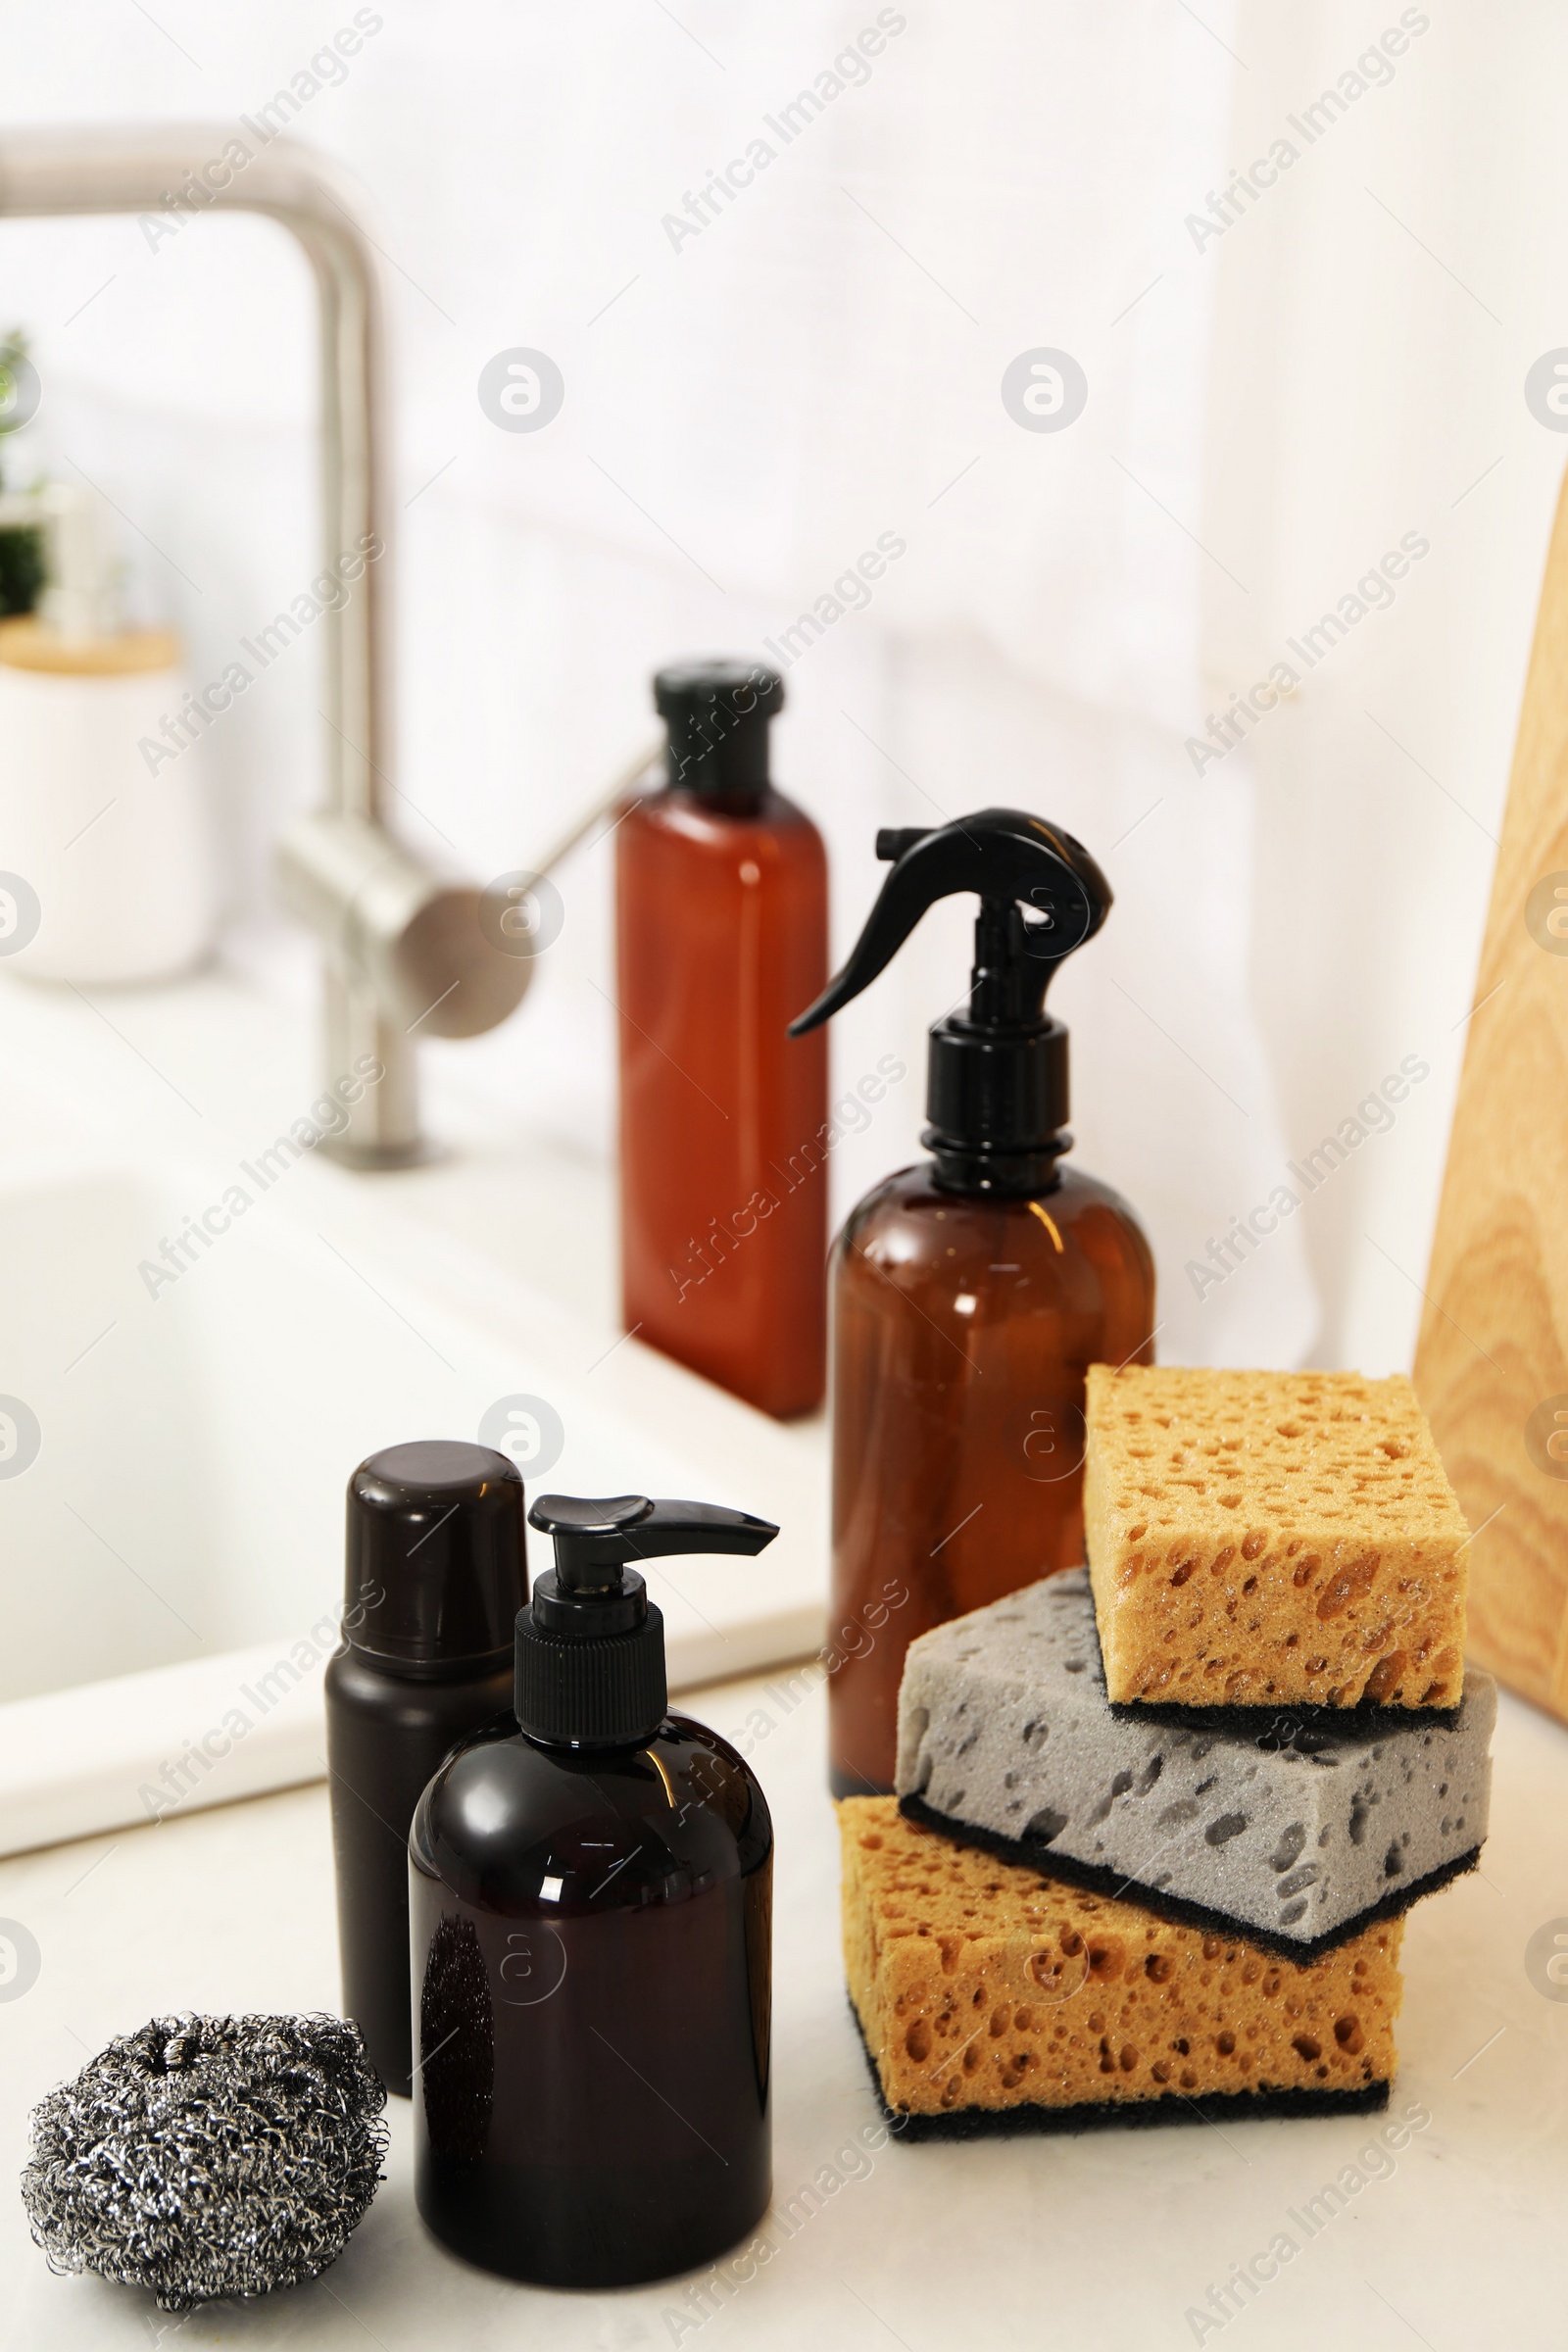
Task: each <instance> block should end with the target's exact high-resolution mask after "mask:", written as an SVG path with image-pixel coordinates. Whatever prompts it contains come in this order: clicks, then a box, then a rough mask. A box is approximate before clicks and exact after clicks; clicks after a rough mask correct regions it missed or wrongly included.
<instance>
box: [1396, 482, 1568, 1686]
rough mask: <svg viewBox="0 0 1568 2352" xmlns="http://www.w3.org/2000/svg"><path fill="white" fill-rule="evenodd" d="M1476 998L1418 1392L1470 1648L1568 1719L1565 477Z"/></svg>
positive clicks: (1567, 621)
mask: <svg viewBox="0 0 1568 2352" xmlns="http://www.w3.org/2000/svg"><path fill="white" fill-rule="evenodd" d="M1559 892H1560V894H1561V895H1560V897H1559V895H1558V894H1559ZM1473 1002H1474V1004H1475V1005H1476V1007H1477V1009H1476V1011H1475V1012H1474V1014H1473V1015H1472V1017H1471V1021H1470V1026H1469V1031H1468V1034H1467V1039H1466V1044H1465V1056H1464V1068H1463V1071H1462V1073H1461V1075H1460V1080H1459V1098H1458V1103H1457V1105H1456V1107H1455V1110H1454V1118H1453V1133H1452V1135H1451V1137H1450V1139H1449V1143H1448V1161H1447V1167H1446V1172H1445V1176H1444V1184H1443V1199H1442V1202H1441V1205H1440V1207H1439V1211H1438V1225H1437V1236H1436V1239H1435V1241H1434V1243H1433V1248H1432V1267H1431V1272H1430V1273H1429V1275H1428V1277H1427V1305H1426V1308H1425V1311H1424V1313H1423V1315H1422V1319H1421V1338H1420V1344H1419V1346H1418V1348H1417V1351H1416V1362H1415V1385H1416V1389H1417V1392H1418V1394H1419V1396H1420V1397H1421V1401H1422V1403H1423V1405H1424V1406H1425V1407H1426V1410H1427V1413H1428V1415H1429V1417H1430V1419H1431V1422H1432V1427H1433V1430H1434V1432H1435V1434H1436V1436H1437V1441H1438V1446H1439V1448H1440V1450H1441V1451H1442V1454H1443V1459H1444V1461H1445V1463H1446V1467H1447V1472H1448V1476H1449V1478H1450V1479H1451V1480H1452V1481H1453V1484H1454V1487H1455V1489H1456V1490H1457V1492H1458V1495H1459V1499H1460V1501H1461V1503H1462V1504H1463V1505H1464V1509H1465V1512H1466V1514H1467V1516H1468V1518H1469V1521H1470V1525H1471V1527H1472V1529H1475V1530H1477V1531H1478V1532H1477V1534H1476V1537H1475V1541H1474V1543H1473V1544H1472V1545H1471V1547H1470V1562H1471V1566H1470V1650H1471V1654H1472V1655H1473V1656H1474V1657H1476V1658H1479V1659H1480V1660H1481V1661H1482V1662H1483V1664H1485V1665H1487V1666H1490V1667H1491V1668H1492V1670H1493V1671H1494V1673H1495V1674H1496V1675H1497V1676H1498V1678H1499V1679H1500V1680H1501V1681H1503V1682H1505V1683H1508V1684H1510V1685H1511V1686H1512V1687H1513V1689H1514V1690H1516V1691H1523V1692H1524V1694H1525V1696H1526V1697H1527V1698H1533V1699H1535V1700H1536V1701H1537V1702H1538V1703H1539V1704H1540V1705H1542V1706H1544V1707H1549V1708H1550V1709H1551V1710H1552V1712H1553V1713H1554V1714H1557V1715H1561V1716H1564V1717H1568V481H1565V483H1564V488H1563V493H1562V496H1561V497H1560V498H1559V501H1558V505H1557V518H1556V522H1555V524H1554V525H1553V528H1552V535H1551V547H1550V551H1549V553H1548V555H1547V558H1546V576H1545V583H1544V587H1543V589H1542V594H1541V608H1540V612H1539V613H1538V615H1537V620H1536V641H1535V647H1534V650H1533V652H1532V654H1531V658H1530V670H1529V675H1528V676H1527V678H1526V681H1525V694H1524V706H1523V709H1522V711H1521V713H1520V719H1519V735H1518V740H1517V742H1516V744H1515V747H1514V759H1513V773H1512V776H1511V777H1510V779H1509V784H1508V802H1507V807H1506V809H1505V811H1504V814H1503V826H1502V846H1501V849H1500V851H1499V852H1498V857H1497V866H1496V873H1495V879H1494V882H1493V888H1492V906H1491V909H1490V911H1489V913H1488V917H1487V933H1486V944H1485V946H1484V947H1483V949H1482V954H1481V970H1480V974H1479V977H1478V979H1477V981H1476V989H1475V997H1474V1000H1473Z"/></svg>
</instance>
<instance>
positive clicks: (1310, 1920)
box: [897, 1569, 1497, 1960]
mask: <svg viewBox="0 0 1568 2352" xmlns="http://www.w3.org/2000/svg"><path fill="white" fill-rule="evenodd" d="M1496 1712H1497V1692H1496V1686H1495V1683H1494V1682H1493V1680H1492V1677H1491V1676H1490V1675H1489V1674H1484V1673H1482V1672H1481V1670H1480V1669H1479V1668H1478V1667H1475V1666H1471V1667H1469V1668H1468V1669H1467V1672H1466V1675H1465V1685H1464V1696H1463V1698H1462V1700H1461V1702H1460V1705H1459V1708H1458V1712H1457V1714H1456V1715H1455V1716H1454V1717H1453V1718H1452V1720H1451V1721H1449V1722H1446V1723H1441V1722H1440V1723H1434V1722H1432V1721H1431V1720H1430V1719H1428V1720H1417V1721H1415V1722H1412V1724H1411V1725H1410V1727H1409V1728H1408V1729H1405V1728H1402V1727H1401V1728H1400V1729H1398V1730H1397V1731H1383V1730H1379V1731H1377V1732H1376V1733H1369V1732H1368V1731H1366V1730H1365V1729H1362V1730H1359V1731H1357V1730H1355V1729H1353V1728H1348V1727H1341V1726H1335V1725H1332V1724H1326V1723H1323V1722H1321V1721H1319V1722H1313V1723H1311V1724H1307V1723H1305V1722H1303V1721H1302V1720H1301V1719H1300V1718H1293V1717H1291V1716H1289V1715H1287V1714H1281V1715H1280V1716H1277V1717H1276V1718H1275V1719H1274V1720H1273V1721H1272V1722H1271V1723H1270V1724H1269V1725H1268V1726H1267V1727H1266V1728H1265V1729H1262V1730H1256V1729H1253V1730H1249V1731H1244V1732H1237V1731H1215V1730H1213V1729H1210V1728H1207V1727H1205V1726H1201V1725H1196V1726H1193V1727H1191V1728H1179V1727H1173V1726H1172V1725H1171V1724H1170V1723H1169V1722H1143V1721H1139V1720H1133V1721H1129V1720H1128V1719H1127V1718H1126V1717H1125V1716H1124V1715H1121V1714H1119V1713H1115V1714H1113V1713H1112V1711H1111V1708H1110V1705H1109V1702H1108V1700H1107V1699H1106V1696H1105V1677H1104V1673H1103V1668H1102V1666H1101V1661H1100V1642H1099V1638H1098V1636H1097V1634H1096V1631H1095V1610H1094V1601H1093V1598H1092V1596H1091V1594H1090V1590H1089V1579H1088V1576H1087V1574H1086V1573H1085V1572H1084V1571H1083V1570H1082V1569H1073V1570H1071V1571H1069V1572H1068V1573H1067V1574H1065V1575H1061V1576H1054V1577H1050V1578H1048V1579H1047V1580H1046V1582H1045V1583H1044V1584H1038V1585H1030V1586H1028V1587H1027V1588H1026V1590H1025V1591H1023V1592H1022V1593H1010V1594H1009V1595H1008V1596H1007V1598H1006V1599H1005V1600H999V1601H995V1602H993V1604H992V1605H991V1607H990V1608H987V1609H977V1610H976V1611H975V1612H974V1614H973V1615H972V1616H968V1617H959V1618H956V1620H955V1621H954V1622H953V1623H952V1624H950V1625H943V1626H938V1627H937V1629H936V1631H935V1632H934V1633H929V1634H924V1635H922V1636H921V1637H920V1639H919V1640H918V1641H917V1642H913V1643H911V1645H910V1648H909V1653H908V1657H907V1662H906V1665H905V1670H904V1685H903V1689H902V1691H900V1694H899V1761H898V1780H897V1788H898V1794H899V1797H900V1799H901V1801H902V1809H903V1810H904V1812H905V1813H907V1814H908V1815H909V1816H910V1817H911V1818H912V1819H914V1820H917V1821H922V1822H924V1823H926V1824H927V1825H928V1826H929V1827H931V1828H933V1829H938V1830H945V1831H947V1832H948V1833H949V1834H950V1835H951V1836H954V1837H956V1838H963V1839H966V1840H967V1841H968V1842H970V1843H972V1844H980V1845H986V1846H990V1847H993V1848H994V1849H995V1850H997V1851H998V1852H1000V1853H1003V1854H1005V1855H1006V1856H1007V1858H1008V1859H1009V1860H1012V1861H1017V1862H1027V1863H1033V1864H1035V1865H1037V1866H1038V1867H1039V1868H1040V1869H1042V1870H1044V1871H1047V1872H1049V1873H1050V1874H1051V1875H1053V1876H1054V1877H1060V1878H1063V1879H1069V1880H1073V1881H1076V1882H1077V1883H1078V1884H1080V1885H1082V1886H1087V1887H1093V1888H1095V1889H1096V1890H1097V1891H1099V1892H1102V1893H1105V1894H1109V1895H1117V1896H1119V1895H1128V1896H1131V1897H1132V1898H1133V1899H1134V1900H1135V1901H1141V1902H1149V1903H1151V1904H1152V1906H1153V1907H1154V1908H1155V1909H1156V1910H1158V1909H1163V1910H1165V1911H1167V1912H1169V1913H1171V1914H1172V1915H1174V1916H1175V1917H1177V1918H1183V1919H1187V1920H1190V1921H1192V1922H1194V1923H1196V1924H1198V1925H1202V1926H1206V1925H1209V1924H1211V1923H1212V1924H1221V1923H1222V1924H1224V1925H1226V1926H1230V1927H1234V1928H1239V1929H1240V1930H1241V1931H1242V1932H1243V1933H1244V1934H1245V1935H1247V1936H1250V1937H1251V1938H1252V1939H1253V1940H1255V1941H1257V1942H1260V1943H1264V1944H1268V1945H1270V1946H1272V1947H1273V1948H1274V1949H1275V1950H1276V1951H1280V1952H1284V1953H1286V1954H1288V1955H1289V1956H1290V1957H1291V1958H1292V1959H1296V1960H1303V1959H1310V1958H1312V1957H1313V1956H1314V1954H1315V1953H1317V1952H1319V1951H1325V1950H1327V1949H1328V1948H1329V1947H1330V1946H1331V1945H1334V1944H1337V1943H1341V1942H1343V1941H1344V1940H1345V1939H1346V1938H1347V1937H1348V1936H1354V1935H1357V1934H1359V1932H1360V1931H1361V1930H1362V1929H1363V1928H1365V1927H1367V1926H1369V1925H1370V1924H1371V1923H1372V1922H1373V1921H1374V1920H1377V1919H1385V1918H1389V1917H1392V1916H1393V1914H1395V1913H1396V1912H1398V1911H1403V1910H1404V1909H1406V1908H1407V1906H1408V1905H1409V1904H1410V1903H1412V1902H1414V1901H1415V1900H1416V1898H1417V1896H1419V1895H1422V1894H1427V1893H1430V1892H1431V1891H1432V1890H1433V1889H1434V1888H1435V1887H1440V1886H1442V1885H1444V1884H1445V1883H1446V1881H1447V1880H1448V1879H1450V1878H1452V1877H1453V1876H1454V1875H1455V1874H1456V1873H1457V1872H1459V1871H1461V1870H1466V1869H1469V1868H1470V1867H1471V1865H1472V1864H1473V1863H1474V1861H1475V1859H1476V1856H1477V1854H1478V1853H1479V1852H1480V1849H1481V1844H1482V1841H1483V1839H1484V1838H1485V1837H1486V1834H1487V1815H1488V1807H1489V1804H1490V1801H1491V1793H1492V1763H1491V1758H1490V1755H1489V1753H1488V1750H1489V1748H1490V1746H1491V1741H1492V1728H1493V1725H1494V1723H1495V1719H1496Z"/></svg>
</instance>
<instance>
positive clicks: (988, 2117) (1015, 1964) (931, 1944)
mask: <svg viewBox="0 0 1568 2352" xmlns="http://www.w3.org/2000/svg"><path fill="white" fill-rule="evenodd" d="M839 1827H840V1832H841V1835H842V1839H843V1849H844V1959H845V1968H846V1971H847V1974H848V1977H849V1985H850V1998H851V2000H852V2001H853V2002H854V2004H855V2011H856V2015H857V2016H858V2019H859V2023H860V2031H861V2033H862V2034H863V2035H864V2038H865V2045H866V2050H867V2052H868V2054H869V2056H870V2059H871V2063H872V2066H873V2068H874V2069H875V2072H876V2077H877V2082H878V2084H879V2086H880V2089H881V2092H882V2098H883V2103H884V2105H885V2106H886V2108H887V2109H888V2110H889V2113H890V2115H891V2116H892V2118H893V2120H894V2123H895V2126H896V2128H898V2129H899V2130H901V2131H903V2132H905V2133H906V2134H907V2135H909V2136H918V2135H920V2134H922V2133H938V2132H940V2133H943V2134H945V2135H967V2134H969V2133H972V2132H975V2131H981V2130H986V2129H990V2130H1006V2129H1012V2130H1018V2129H1021V2128H1029V2129H1035V2130H1040V2129H1046V2130H1050V2129H1055V2130H1061V2129H1073V2128H1082V2127H1083V2126H1085V2125H1089V2124H1095V2123H1102V2122H1106V2121H1114V2122H1118V2123H1152V2122H1166V2121H1169V2122H1175V2123H1182V2122H1190V2121H1192V2120H1193V2119H1194V2117H1195V2115H1202V2116H1205V2117H1212V2116H1214V2115H1216V2114H1224V2113H1236V2114H1243V2115H1245V2114H1254V2113H1274V2114H1278V2113H1281V2112H1295V2113H1299V2112H1309V2111H1315V2110H1325V2111H1343V2110H1345V2109H1347V2108H1350V2109H1357V2110H1359V2109H1366V2108H1372V2107H1381V2106H1383V2105H1384V2104H1385V2103H1386V2101H1387V2097H1388V2086H1389V2082H1390V2080H1391V2079H1392V2077H1393V2074H1394V2070H1395V2064H1396V2056H1395V2047H1394V2020H1395V2018H1396V2017H1397V2014H1398V2009H1399V2001H1400V1996H1401V1993H1402V1990H1403V1985H1402V1980H1401V1978H1400V1975H1399V1965H1398V1963H1399V1938H1400V1934H1401V1930H1402V1924H1403V1923H1402V1922H1401V1921H1399V1920H1387V1921H1384V1922H1382V1923H1381V1924H1380V1925H1378V1926H1377V1927H1373V1928H1368V1929H1367V1930H1366V1931H1365V1932H1364V1933H1363V1934H1362V1935H1360V1936H1355V1937H1353V1938H1352V1939H1351V1940H1350V1941H1349V1942H1348V1943H1343V1944H1340V1945H1339V1946H1338V1947H1337V1948H1336V1949H1335V1950H1334V1951H1332V1952H1326V1953H1324V1954H1323V1956H1322V1957H1321V1958H1320V1959H1317V1960H1313V1961H1310V1962H1307V1963H1305V1964H1302V1963H1301V1962H1299V1961H1294V1960H1281V1959H1277V1958H1275V1957H1274V1956H1273V1955H1272V1954H1270V1953H1268V1952H1264V1951H1260V1950H1258V1949H1257V1948H1256V1947H1255V1946H1254V1945H1252V1944H1250V1943H1248V1942H1246V1941H1245V1940H1244V1939H1243V1938H1242V1937H1241V1936H1234V1935H1224V1936H1217V1935H1205V1934H1204V1932H1203V1931H1202V1930H1201V1929H1200V1928H1184V1927H1174V1926H1172V1925H1170V1924H1169V1923H1168V1922H1167V1921H1166V1920H1164V1919H1161V1918H1158V1917H1156V1916H1155V1914H1154V1913H1153V1912H1152V1911H1148V1910H1145V1909H1144V1907H1143V1906H1142V1905H1141V1904H1138V1903H1129V1902H1111V1901H1110V1900H1108V1899H1107V1898H1106V1897H1105V1896H1103V1895H1096V1894H1087V1893H1084V1892H1083V1891H1082V1890H1081V1889H1079V1888H1077V1887H1069V1886H1066V1885H1064V1884H1062V1883H1060V1882H1059V1881H1055V1880H1052V1879H1047V1878H1044V1877H1042V1876H1041V1874H1040V1873H1039V1872H1038V1871H1035V1870H1030V1869H1026V1868H1024V1867H1023V1866H1021V1865H1020V1864H1017V1863H1013V1862H1002V1861H999V1860H997V1859H996V1857H995V1856H993V1855H991V1854H989V1853H985V1852H982V1851H981V1850H980V1849H979V1848H978V1847H975V1846H969V1845H959V1844H956V1843H955V1842H954V1841H953V1840H952V1839H950V1838H945V1837H943V1836H941V1835H939V1834H938V1833H937V1832H936V1831H934V1830H926V1829H922V1828H920V1827H919V1826H918V1825H917V1824H915V1823H914V1822H911V1821H906V1820H905V1819H904V1817H903V1815H902V1814H901V1813H900V1812H899V1809H898V1801H897V1799H896V1798H894V1797H891V1796H857V1797H847V1798H845V1800H844V1801H843V1803H842V1804H841V1805H840V1806H839Z"/></svg>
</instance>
